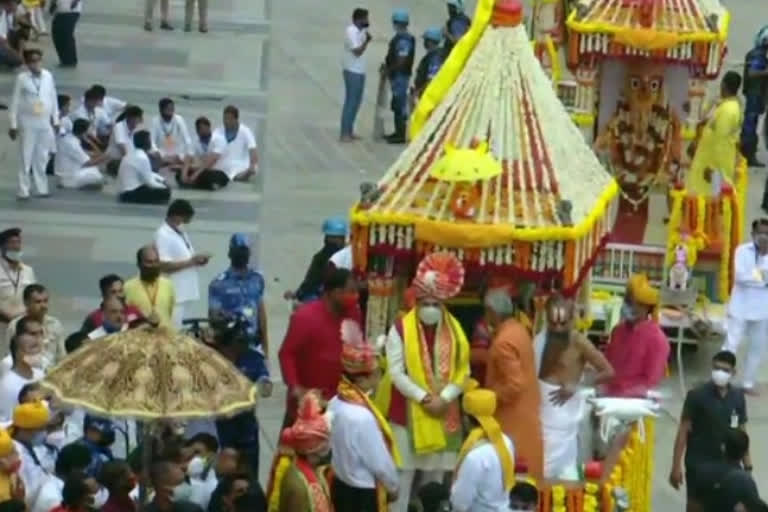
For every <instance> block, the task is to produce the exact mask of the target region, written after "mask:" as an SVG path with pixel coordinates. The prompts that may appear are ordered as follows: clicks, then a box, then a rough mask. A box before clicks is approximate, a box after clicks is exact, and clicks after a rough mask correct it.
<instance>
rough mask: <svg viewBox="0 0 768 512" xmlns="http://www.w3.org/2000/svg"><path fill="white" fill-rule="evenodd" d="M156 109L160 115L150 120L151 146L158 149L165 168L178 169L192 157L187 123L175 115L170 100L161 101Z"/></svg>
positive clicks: (174, 109)
mask: <svg viewBox="0 0 768 512" xmlns="http://www.w3.org/2000/svg"><path fill="white" fill-rule="evenodd" d="M158 108H159V110H160V115H158V116H155V117H154V118H153V119H152V126H151V133H152V145H153V146H154V147H156V148H158V151H159V152H160V157H161V158H162V159H163V164H164V165H165V166H167V167H170V168H172V169H180V168H181V167H182V166H183V165H184V162H186V161H187V159H188V157H189V156H191V155H192V141H191V140H190V138H189V130H187V123H186V121H184V118H183V117H181V116H180V115H179V114H177V113H176V105H174V103H173V100H172V99H170V98H163V99H161V100H160V102H159V104H158Z"/></svg>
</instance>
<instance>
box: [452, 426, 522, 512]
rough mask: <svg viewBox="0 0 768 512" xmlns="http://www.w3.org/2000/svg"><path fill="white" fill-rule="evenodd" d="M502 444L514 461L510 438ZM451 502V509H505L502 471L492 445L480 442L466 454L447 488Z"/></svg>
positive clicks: (482, 511)
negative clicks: (451, 483)
mask: <svg viewBox="0 0 768 512" xmlns="http://www.w3.org/2000/svg"><path fill="white" fill-rule="evenodd" d="M504 443H505V444H506V445H507V448H508V449H509V453H510V454H511V455H512V460H514V453H515V449H514V445H513V444H512V440H511V439H510V438H509V437H507V436H506V435H505V436H504ZM451 505H452V506H453V510H454V511H455V512H501V511H508V510H509V493H508V492H507V491H506V490H505V489H504V473H503V472H502V469H501V460H500V459H499V455H498V453H496V448H494V446H493V445H492V444H491V443H489V442H488V441H481V442H480V443H479V444H478V445H477V446H475V447H474V448H472V450H470V451H469V453H467V455H466V457H464V460H462V461H461V466H459V468H458V472H457V473H456V479H455V480H454V482H453V486H452V487H451Z"/></svg>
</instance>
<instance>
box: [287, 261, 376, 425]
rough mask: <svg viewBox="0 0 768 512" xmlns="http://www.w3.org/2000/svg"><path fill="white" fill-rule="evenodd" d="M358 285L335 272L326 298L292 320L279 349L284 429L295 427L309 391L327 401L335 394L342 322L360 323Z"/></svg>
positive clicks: (343, 273)
mask: <svg viewBox="0 0 768 512" xmlns="http://www.w3.org/2000/svg"><path fill="white" fill-rule="evenodd" d="M361 316H362V315H361V314H360V307H359V304H358V293H357V283H356V281H355V278H354V276H353V275H352V273H351V272H350V271H349V270H347V269H343V268H333V269H332V270H330V271H329V273H328V275H327V276H326V279H325V282H324V283H323V295H322V296H321V297H320V298H319V299H318V300H315V301H312V302H307V303H305V304H302V305H301V306H299V308H298V309H297V310H296V311H295V312H294V313H293V315H292V316H291V320H290V322H289V324H288V332H286V333H285V339H284V340H283V344H282V346H281V347H280V352H279V354H278V357H279V358H280V370H281V371H282V374H283V381H284V382H285V384H286V385H287V386H288V396H287V399H286V406H285V418H284V421H283V428H286V427H287V426H290V425H292V424H293V423H294V420H295V415H296V408H297V406H298V399H299V398H300V397H301V396H302V395H304V393H306V392H307V391H308V390H310V389H316V390H318V391H320V392H321V393H322V395H323V398H324V399H325V400H330V399H331V398H332V397H333V396H334V395H335V394H336V389H337V388H338V386H339V380H340V379H341V372H342V368H341V347H342V341H341V321H342V320H344V319H345V318H350V319H352V320H355V321H357V322H358V323H360V324H361V325H362V322H361Z"/></svg>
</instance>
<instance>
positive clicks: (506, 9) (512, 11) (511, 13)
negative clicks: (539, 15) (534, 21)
mask: <svg viewBox="0 0 768 512" xmlns="http://www.w3.org/2000/svg"><path fill="white" fill-rule="evenodd" d="M522 21H523V3H522V2H521V1H520V0H496V5H494V7H493V16H492V17H491V25H493V26H495V27H516V26H518V25H519V24H520V23H522Z"/></svg>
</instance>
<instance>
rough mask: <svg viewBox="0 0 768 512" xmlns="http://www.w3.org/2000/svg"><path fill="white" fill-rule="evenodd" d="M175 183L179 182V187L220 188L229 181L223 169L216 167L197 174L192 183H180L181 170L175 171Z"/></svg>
mask: <svg viewBox="0 0 768 512" xmlns="http://www.w3.org/2000/svg"><path fill="white" fill-rule="evenodd" d="M176 183H178V184H179V187H181V188H197V189H200V190H218V189H220V188H224V187H226V186H227V183H229V176H227V175H226V173H224V171H220V170H218V169H205V170H204V171H203V172H201V173H200V174H198V176H197V179H196V180H195V182H194V183H193V184H191V185H190V184H189V183H182V181H181V171H180V170H177V171H176Z"/></svg>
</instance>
